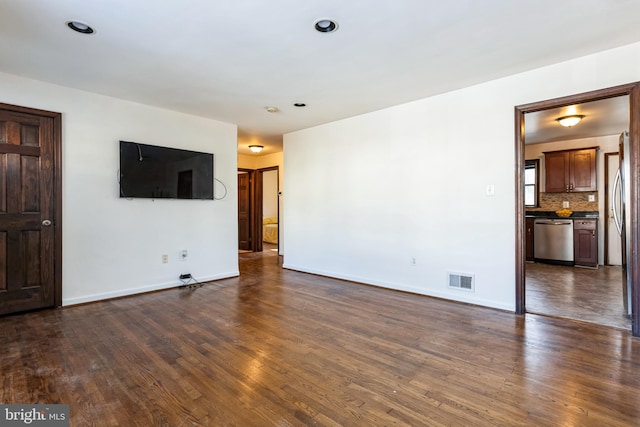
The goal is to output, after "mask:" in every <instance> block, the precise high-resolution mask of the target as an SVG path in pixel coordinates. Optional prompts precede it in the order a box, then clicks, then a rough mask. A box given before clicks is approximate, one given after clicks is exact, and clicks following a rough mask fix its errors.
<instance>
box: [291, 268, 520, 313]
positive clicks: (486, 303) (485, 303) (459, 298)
mask: <svg viewBox="0 0 640 427" xmlns="http://www.w3.org/2000/svg"><path fill="white" fill-rule="evenodd" d="M282 268H286V269H289V270H295V271H300V272H302V273H310V274H316V275H318V276H325V277H330V278H334V279H340V280H348V281H350V282H355V283H362V284H364V285H371V286H377V287H380V288H385V289H393V290H396V291H402V292H409V293H412V294H418V295H424V296H428V297H435V298H441V299H446V300H449V301H453V302H461V303H466V304H473V305H478V306H482V307H488V308H495V309H498V310H504V311H511V312H513V311H515V301H514V305H513V306H509V305H506V304H500V303H496V301H491V300H485V299H482V298H470V297H469V295H466V294H465V295H452V294H450V293H446V292H438V291H434V290H430V289H423V288H416V287H414V286H407V285H403V284H399V283H388V282H383V281H380V280H375V279H371V278H364V277H358V276H350V275H345V274H336V273H333V272H328V271H321V270H314V269H309V268H305V267H300V266H296V265H291V264H286V263H285V264H283V265H282Z"/></svg>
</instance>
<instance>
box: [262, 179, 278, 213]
mask: <svg viewBox="0 0 640 427" xmlns="http://www.w3.org/2000/svg"><path fill="white" fill-rule="evenodd" d="M272 216H273V217H277V216H278V171H277V170H270V171H266V172H264V173H263V174H262V217H263V218H266V217H272Z"/></svg>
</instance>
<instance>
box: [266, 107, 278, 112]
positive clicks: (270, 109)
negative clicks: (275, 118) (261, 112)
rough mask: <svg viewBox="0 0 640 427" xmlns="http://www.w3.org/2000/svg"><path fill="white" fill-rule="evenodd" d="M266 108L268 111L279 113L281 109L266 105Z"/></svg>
mask: <svg viewBox="0 0 640 427" xmlns="http://www.w3.org/2000/svg"><path fill="white" fill-rule="evenodd" d="M264 108H265V110H267V112H268V113H277V112H278V111H280V110H278V108H277V107H264Z"/></svg>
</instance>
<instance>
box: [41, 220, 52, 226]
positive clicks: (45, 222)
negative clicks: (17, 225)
mask: <svg viewBox="0 0 640 427" xmlns="http://www.w3.org/2000/svg"><path fill="white" fill-rule="evenodd" d="M42 225H43V226H45V227H49V226H51V220H50V219H45V220H44V221H42Z"/></svg>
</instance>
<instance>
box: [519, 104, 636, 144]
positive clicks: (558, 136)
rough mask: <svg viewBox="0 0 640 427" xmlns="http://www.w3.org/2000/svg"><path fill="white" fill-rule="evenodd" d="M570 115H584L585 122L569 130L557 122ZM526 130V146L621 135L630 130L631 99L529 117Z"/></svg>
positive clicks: (580, 105)
mask: <svg viewBox="0 0 640 427" xmlns="http://www.w3.org/2000/svg"><path fill="white" fill-rule="evenodd" d="M569 115H583V116H584V118H583V119H582V121H581V122H580V123H579V124H577V125H575V126H572V127H568V128H567V127H563V126H560V125H559V124H558V122H557V121H556V119H558V118H560V117H564V116H569ZM524 129H525V137H524V142H525V144H536V143H541V142H553V141H564V140H569V139H580V138H589V137H595V136H606V135H616V134H620V133H622V132H624V131H628V130H629V97H628V96H618V97H615V98H609V99H603V100H600V101H593V102H585V103H582V104H577V105H569V106H567V107H562V108H552V109H550V110H544V111H536V112H534V113H527V114H525V116H524Z"/></svg>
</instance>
